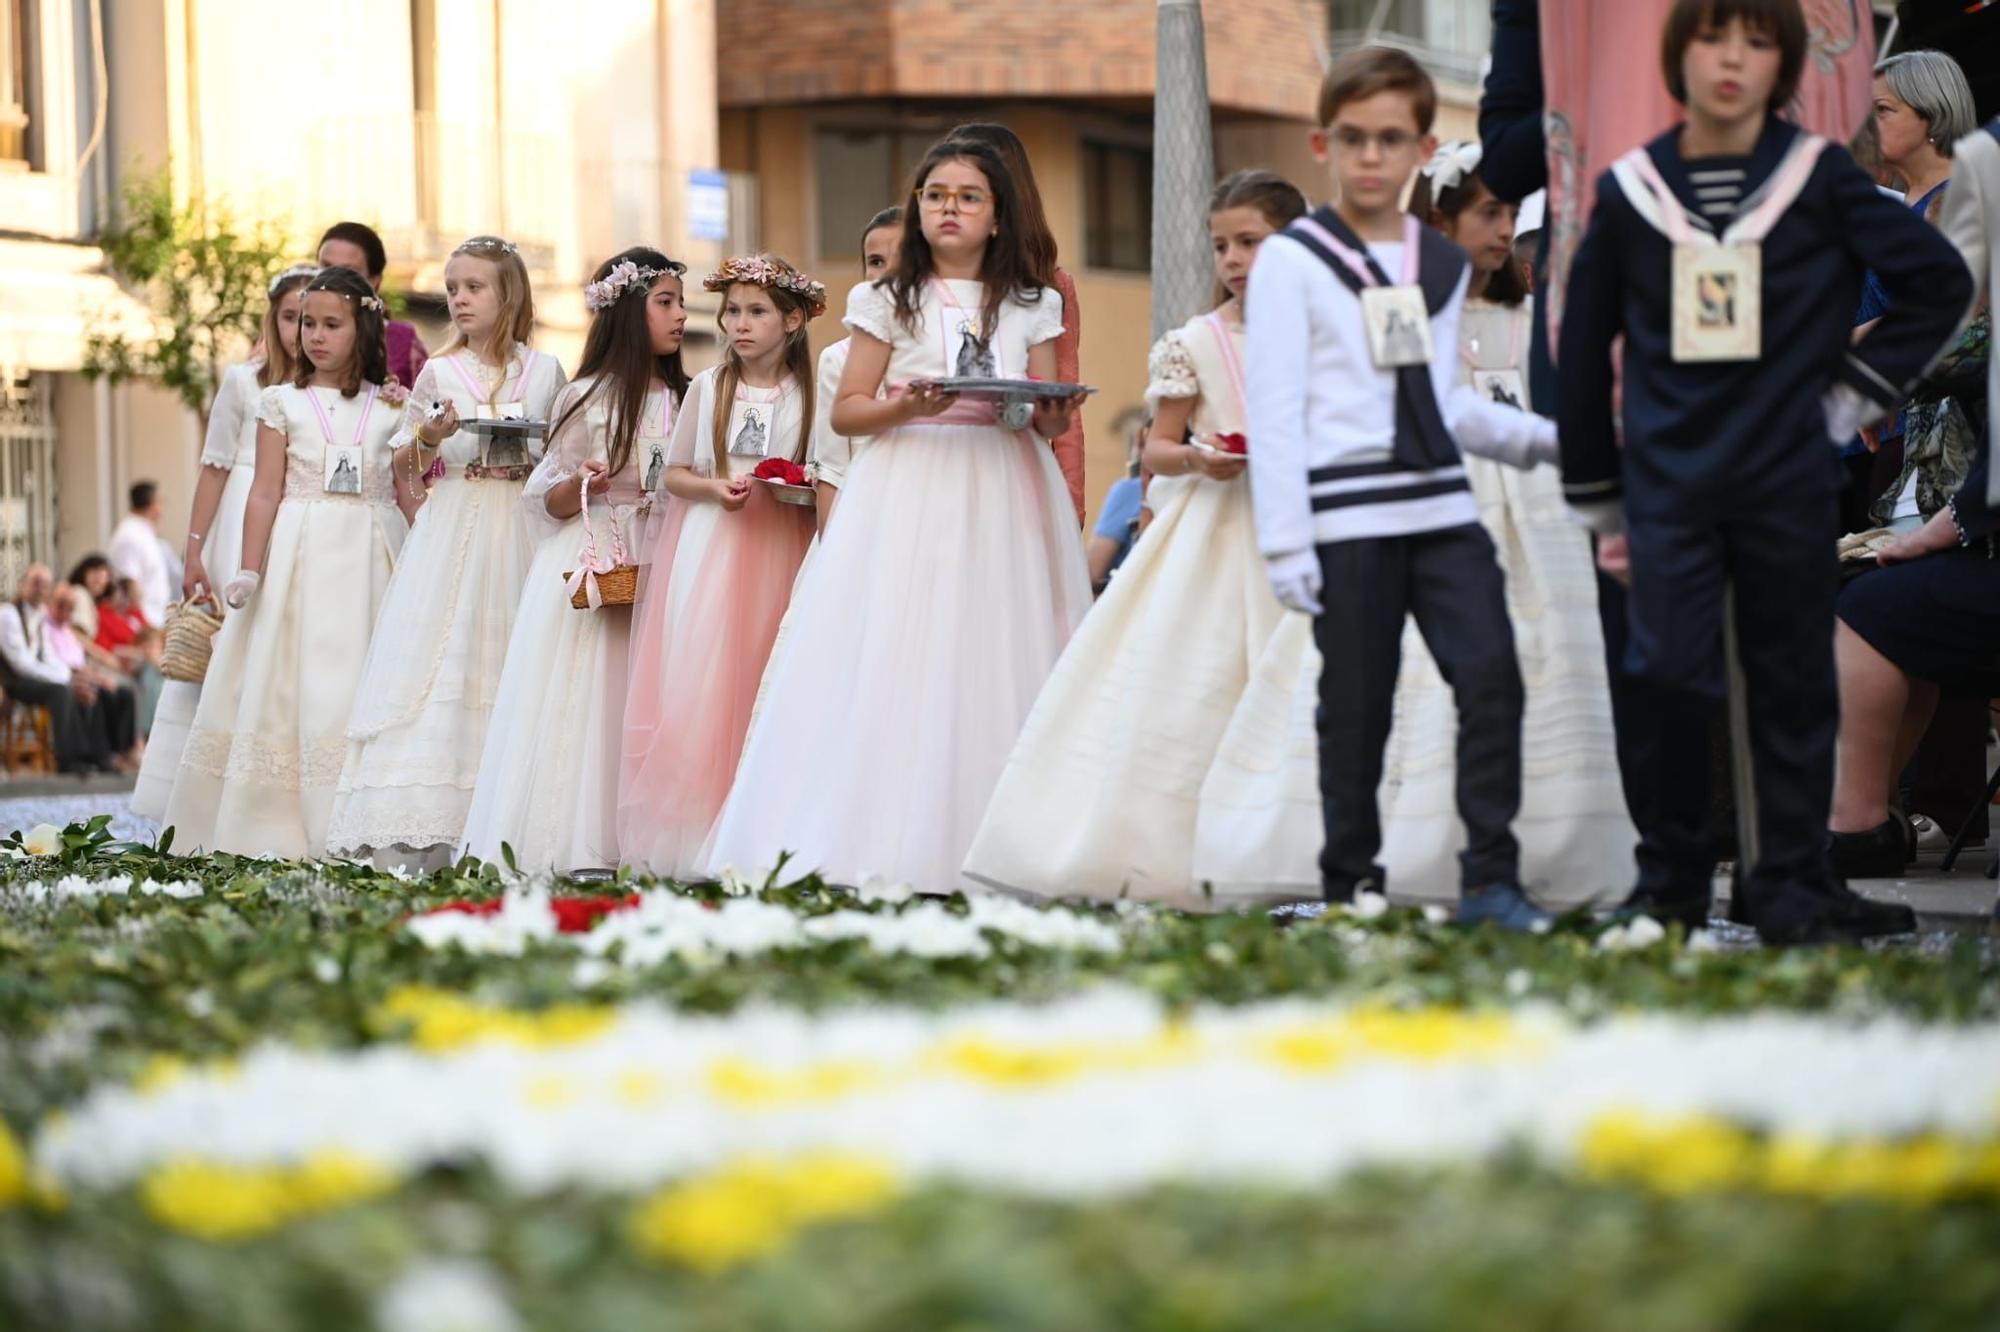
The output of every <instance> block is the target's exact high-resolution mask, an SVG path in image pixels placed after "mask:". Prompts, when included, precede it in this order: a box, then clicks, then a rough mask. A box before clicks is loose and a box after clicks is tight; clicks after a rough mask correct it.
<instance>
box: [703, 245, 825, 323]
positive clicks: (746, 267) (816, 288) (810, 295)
mask: <svg viewBox="0 0 2000 1332" xmlns="http://www.w3.org/2000/svg"><path fill="white" fill-rule="evenodd" d="M738 282H748V283H750V284H751V285H752V286H757V287H780V288H783V289H784V290H786V291H789V292H790V293H792V295H794V296H796V297H798V298H799V299H800V300H802V301H804V302H805V303H806V318H808V319H817V318H819V317H820V316H821V315H823V314H825V313H826V286H825V284H824V283H820V282H815V281H813V280H812V279H811V278H809V277H807V276H806V275H805V274H804V273H801V272H799V270H798V269H796V268H793V267H791V266H790V265H789V264H779V263H773V262H772V261H771V260H769V259H767V258H765V257H764V256H763V255H761V254H754V255H747V256H744V255H739V256H737V257H736V258H734V259H730V260H727V261H725V262H724V263H723V265H722V267H720V268H718V269H716V270H715V271H714V272H713V273H710V274H709V275H708V276H707V277H705V278H703V279H702V280H701V285H702V286H703V288H705V289H706V290H708V291H728V290H729V288H730V287H731V286H733V285H735V284H736V283H738Z"/></svg>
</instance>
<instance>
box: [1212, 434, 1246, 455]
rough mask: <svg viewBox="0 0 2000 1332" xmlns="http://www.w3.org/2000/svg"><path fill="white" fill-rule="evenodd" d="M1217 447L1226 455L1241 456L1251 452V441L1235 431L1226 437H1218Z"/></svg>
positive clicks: (1216, 438)
mask: <svg viewBox="0 0 2000 1332" xmlns="http://www.w3.org/2000/svg"><path fill="white" fill-rule="evenodd" d="M1215 446H1216V447H1217V448H1219V449H1221V450H1222V451H1223V452H1224V453H1234V454H1237V455H1239V456H1240V455H1244V454H1248V453H1249V452H1250V440H1249V439H1248V437H1246V436H1244V435H1239V434H1237V433H1236V432H1235V431H1233V430H1232V431H1230V432H1229V433H1228V434H1226V435H1217V436H1216V437H1215Z"/></svg>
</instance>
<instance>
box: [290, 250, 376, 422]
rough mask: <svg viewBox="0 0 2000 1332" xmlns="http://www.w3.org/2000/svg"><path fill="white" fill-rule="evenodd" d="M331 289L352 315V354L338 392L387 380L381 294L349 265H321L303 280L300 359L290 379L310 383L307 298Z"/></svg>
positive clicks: (355, 390)
mask: <svg viewBox="0 0 2000 1332" xmlns="http://www.w3.org/2000/svg"><path fill="white" fill-rule="evenodd" d="M322 291H324V292H330V293H332V294H333V295H335V296H341V297H345V298H346V300H347V306H348V309H349V311H351V312H352V314H353V315H354V356H353V358H352V359H351V360H349V361H348V363H347V374H346V376H345V377H344V378H342V380H341V381H340V396H342V397H343V398H351V397H353V396H354V395H355V394H357V393H359V392H361V386H362V385H363V384H381V383H386V382H387V381H388V378H389V344H388V341H387V338H386V336H385V335H384V333H383V327H384V325H385V323H386V321H387V312H386V310H385V308H384V306H383V304H382V298H381V297H380V296H377V295H376V294H375V288H374V287H372V286H370V285H369V283H368V279H367V278H365V277H362V276H361V274H359V273H357V272H355V271H354V270H353V269H351V268H322V269H320V270H319V272H317V273H315V274H313V276H312V278H311V280H310V281H308V282H307V283H306V286H305V291H304V292H302V293H301V294H300V296H299V322H300V329H299V363H298V366H297V367H296V368H295V369H294V370H293V371H292V383H293V384H294V385H295V386H297V387H299V388H304V387H306V385H308V384H310V383H312V377H313V369H314V367H313V363H312V360H311V359H310V358H309V357H307V355H306V354H305V328H304V323H305V317H306V302H307V301H309V300H311V299H312V297H313V296H314V294H315V293H318V292H322Z"/></svg>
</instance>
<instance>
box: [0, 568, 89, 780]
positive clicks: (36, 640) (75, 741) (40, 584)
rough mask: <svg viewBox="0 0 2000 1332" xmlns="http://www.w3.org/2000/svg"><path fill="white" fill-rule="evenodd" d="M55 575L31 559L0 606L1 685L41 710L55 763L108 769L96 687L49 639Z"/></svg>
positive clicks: (80, 769)
mask: <svg viewBox="0 0 2000 1332" xmlns="http://www.w3.org/2000/svg"><path fill="white" fill-rule="evenodd" d="M53 582H54V575H53V574H51V573H50V572H49V567H48V566H47V565H46V564H31V565H29V566H28V569H27V572H26V573H23V574H22V575H21V585H20V590H19V593H18V595H17V596H16V597H15V599H14V600H13V601H10V602H8V603H6V604H5V605H4V606H0V684H4V686H5V688H6V692H7V696H8V697H9V698H11V699H14V700H15V701H16V702H19V703H24V704H26V705H28V706H29V707H36V708H43V709H46V710H47V712H48V714H49V721H50V731H51V740H52V742H53V744H54V746H55V751H56V754H55V757H56V766H57V768H58V769H59V770H61V771H62V772H66V773H73V774H78V775H87V774H89V773H91V772H95V771H98V770H100V769H101V770H103V771H106V772H108V771H110V770H111V737H110V730H109V726H108V724H107V722H106V719H105V713H104V708H103V706H102V698H101V695H100V691H99V690H98V688H97V687H96V686H95V685H93V684H91V683H90V681H89V680H87V679H85V678H82V677H80V676H78V675H76V674H75V672H73V671H72V670H71V669H70V668H69V667H68V666H67V665H65V664H64V663H63V662H62V661H61V660H59V659H58V658H57V657H56V655H55V653H54V651H53V650H52V649H51V647H50V644H49V635H48V628H49V625H48V617H47V616H46V615H44V614H43V609H42V608H43V606H44V604H45V603H46V602H47V601H48V599H49V589H50V585H51V584H52V583H53Z"/></svg>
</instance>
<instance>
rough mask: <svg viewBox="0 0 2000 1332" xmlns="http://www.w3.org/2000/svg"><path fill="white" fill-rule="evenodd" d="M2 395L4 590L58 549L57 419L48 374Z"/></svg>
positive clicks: (0, 548) (0, 547)
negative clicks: (50, 398) (37, 562)
mask: <svg viewBox="0 0 2000 1332" xmlns="http://www.w3.org/2000/svg"><path fill="white" fill-rule="evenodd" d="M4 388H5V392H4V393H0V589H4V594H7V595H11V594H12V592H13V590H14V588H15V587H16V586H17V585H18V584H19V583H20V581H21V575H22V574H23V573H25V572H26V571H27V568H28V566H29V565H30V564H33V563H35V562H36V561H42V562H44V563H47V562H49V561H52V560H54V559H55V553H56V418H55V408H54V406H53V404H52V403H51V402H50V400H49V379H48V376H46V375H30V376H29V377H28V379H27V382H26V384H25V385H23V384H22V383H20V382H19V381H13V382H10V383H7V384H6V385H4Z"/></svg>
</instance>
